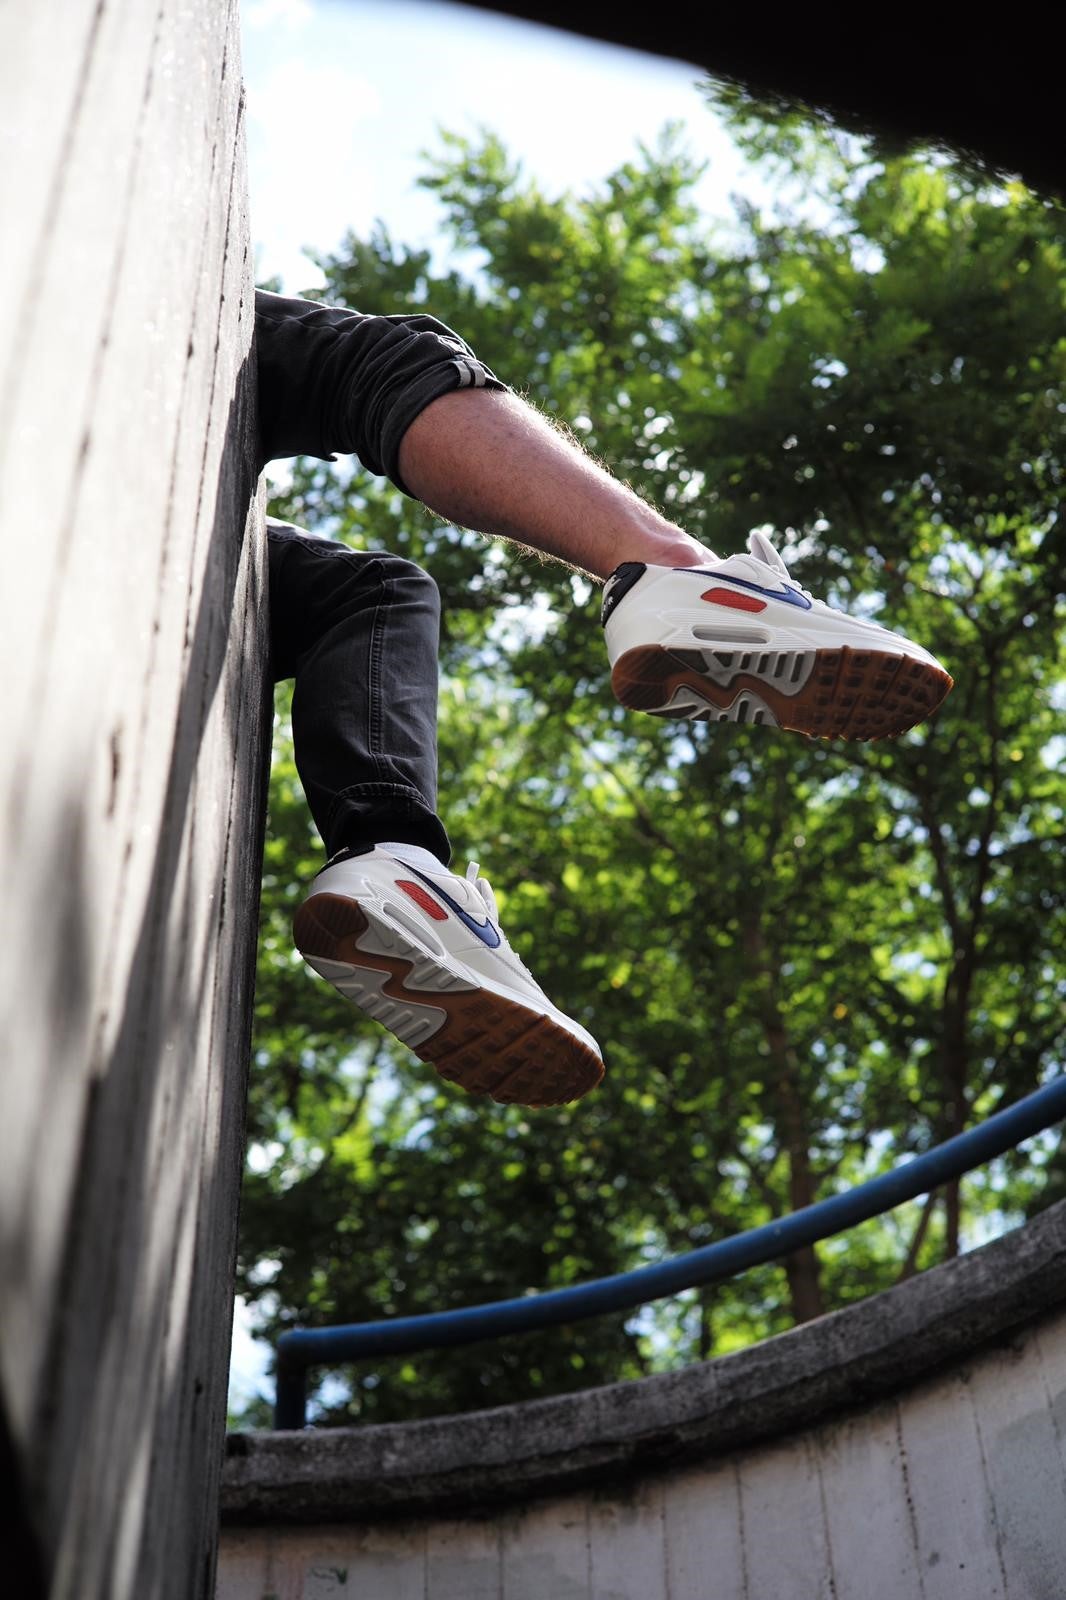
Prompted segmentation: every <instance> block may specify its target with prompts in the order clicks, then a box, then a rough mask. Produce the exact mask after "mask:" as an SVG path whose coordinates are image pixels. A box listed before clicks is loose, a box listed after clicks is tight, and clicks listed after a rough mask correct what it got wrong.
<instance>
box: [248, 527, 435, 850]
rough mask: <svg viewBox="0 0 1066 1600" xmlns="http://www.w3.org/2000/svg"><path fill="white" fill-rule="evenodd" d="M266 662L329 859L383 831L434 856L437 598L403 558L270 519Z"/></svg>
mask: <svg viewBox="0 0 1066 1600" xmlns="http://www.w3.org/2000/svg"><path fill="white" fill-rule="evenodd" d="M267 532H268V537H269V549H270V629H271V667H272V672H273V677H274V681H275V682H277V681H278V680H279V679H282V678H294V679H295V680H296V682H295V688H294V691H293V700H292V733H293V745H294V748H295V754H296V766H297V770H298V772H299V774H300V781H301V783H302V784H303V786H304V792H305V793H306V795H307V801H308V804H309V806H310V808H311V815H312V816H313V817H314V819H315V824H316V826H317V828H318V830H319V832H320V833H321V835H322V837H323V839H324V840H325V844H326V851H327V855H329V856H333V855H336V853H337V852H338V851H339V850H342V849H344V848H345V847H354V848H356V849H359V848H362V847H365V846H367V845H373V844H377V843H379V842H380V841H381V840H383V839H388V840H396V841H398V842H399V841H404V842H406V843H408V844H420V845H424V846H425V848H426V849H427V850H431V851H432V852H433V854H434V855H435V856H437V857H438V858H439V859H440V860H441V861H443V862H445V863H447V861H448V859H449V855H450V847H449V844H448V836H447V834H446V833H445V831H444V827H443V824H442V823H441V821H440V819H439V818H438V817H437V815H436V802H437V645H438V639H439V631H440V597H439V595H438V592H437V586H436V584H435V583H434V581H433V579H432V578H431V577H430V576H429V574H428V573H427V572H423V570H422V568H421V567H419V566H416V565H415V563H414V562H413V561H408V560H407V559H406V558H405V557H404V556H396V555H391V554H389V553H387V552H381V551H357V550H350V549H349V548H348V547H347V546H346V545H342V544H339V543H336V542H335V541H333V540H330V539H321V538H316V537H315V536H313V535H311V534H308V533H305V532H303V531H302V530H300V529H297V528H293V527H290V526H288V525H285V524H280V523H271V524H269V525H268V530H267Z"/></svg>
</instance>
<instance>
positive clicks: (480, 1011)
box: [293, 893, 603, 1106]
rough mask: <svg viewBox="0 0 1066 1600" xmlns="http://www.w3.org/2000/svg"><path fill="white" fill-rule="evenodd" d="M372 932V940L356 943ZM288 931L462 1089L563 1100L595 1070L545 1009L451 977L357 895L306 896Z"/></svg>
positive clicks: (599, 1065)
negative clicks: (374, 914)
mask: <svg viewBox="0 0 1066 1600" xmlns="http://www.w3.org/2000/svg"><path fill="white" fill-rule="evenodd" d="M371 932H372V934H373V937H372V940H371V941H369V942H371V943H372V944H373V945H374V946H375V947H376V948H374V949H363V948H361V947H360V941H362V940H364V939H365V937H366V935H367V934H369V933H371ZM293 937H294V940H295V943H296V947H297V949H298V950H299V951H300V953H301V955H302V956H303V957H304V959H305V960H306V961H307V962H308V964H309V965H310V966H312V967H314V969H315V971H316V972H318V973H320V975H321V976H322V977H324V978H326V979H327V981H328V982H330V983H332V985H333V987H334V988H335V989H337V990H338V992H339V993H340V994H342V995H344V997H345V998H346V999H348V1000H351V1001H354V1003H355V1004H356V1005H357V1006H359V1007H360V1009H361V1010H363V1011H365V1012H366V1013H367V1014H368V1015H369V1016H372V1017H374V1018H375V1020H376V1021H378V1022H380V1023H382V1024H383V1025H384V1026H385V1027H386V1028H388V1029H389V1031H390V1033H393V1034H395V1036H396V1037H397V1038H398V1039H399V1040H400V1041H401V1043H403V1044H406V1045H407V1046H408V1048H409V1049H411V1050H412V1051H414V1053H415V1054H416V1055H417V1056H418V1057H419V1059H420V1060H422V1061H425V1062H428V1063H429V1064H430V1065H431V1066H433V1067H435V1068H436V1070H437V1072H439V1073H440V1075H441V1077H442V1078H446V1079H447V1080H448V1081H449V1082H450V1083H455V1084H458V1086H459V1087H460V1088H462V1089H465V1090H466V1091H467V1093H468V1094H478V1095H487V1096H489V1098H490V1099H492V1100H496V1101H498V1102H499V1103H500V1104H501V1105H523V1106H558V1105H566V1104H567V1103H569V1102H570V1101H572V1100H578V1099H580V1098H581V1096H582V1095H585V1094H588V1092H589V1090H590V1089H594V1088H595V1087H596V1085H597V1084H598V1083H599V1082H600V1080H601V1078H602V1077H603V1062H602V1061H601V1060H600V1058H599V1056H598V1055H597V1054H596V1053H595V1051H593V1050H590V1049H589V1047H588V1046H587V1045H586V1044H584V1043H583V1042H582V1040H581V1039H579V1038H577V1037H575V1035H574V1034H572V1033H570V1032H569V1031H568V1030H567V1029H566V1028H563V1027H561V1026H560V1024H559V1023H557V1022H556V1021H555V1020H554V1018H553V1017H551V1016H547V1015H544V1014H542V1013H540V1012H537V1011H534V1010H532V1009H531V1008H530V1007H529V1006H524V1005H521V1004H519V1002H518V1001H515V1000H510V999H508V998H507V997H505V996H503V995H500V994H498V993H496V991H495V990H492V989H489V988H486V987H484V986H482V985H479V984H477V982H476V979H475V978H474V977H473V975H471V980H470V981H469V982H467V981H465V980H464V979H462V978H460V977H458V976H457V975H456V974H454V973H452V972H451V971H450V970H449V969H448V968H447V967H445V966H444V965H443V964H442V963H441V962H439V961H438V960H437V958H436V957H435V956H433V954H432V953H431V952H429V951H427V950H424V949H422V948H421V947H420V946H419V945H417V944H416V943H415V942H414V940H413V939H410V938H408V937H407V936H406V935H405V934H404V933H403V932H401V931H400V930H399V929H397V928H396V927H394V926H393V925H392V924H391V923H386V922H385V921H384V920H383V919H381V918H378V917H371V916H369V915H368V914H367V911H366V909H365V908H364V907H363V906H361V905H360V904H359V903H358V901H355V900H349V899H347V898H345V897H344V896H342V895H334V894H325V893H323V894H316V895H313V896H312V897H311V898H310V899H309V900H306V901H305V902H304V904H303V905H302V906H301V907H300V909H299V910H298V911H297V913H296V916H295V918H294V921H293ZM438 1016H439V1020H437V1019H438Z"/></svg>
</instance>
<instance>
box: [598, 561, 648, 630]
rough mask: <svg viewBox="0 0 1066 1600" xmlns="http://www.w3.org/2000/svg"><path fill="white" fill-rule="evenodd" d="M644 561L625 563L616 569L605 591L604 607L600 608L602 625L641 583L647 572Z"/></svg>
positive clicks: (608, 580)
mask: <svg viewBox="0 0 1066 1600" xmlns="http://www.w3.org/2000/svg"><path fill="white" fill-rule="evenodd" d="M647 570H648V569H647V566H646V565H645V563H644V562H643V561H623V562H622V565H621V566H620V567H615V569H614V571H613V572H612V573H611V576H610V577H609V578H608V579H607V583H606V585H605V587H604V591H603V605H602V606H601V607H600V624H601V626H605V625H606V623H607V619H608V617H609V616H610V615H611V612H612V611H613V610H614V608H615V606H616V605H617V604H618V602H619V601H620V600H624V599H625V597H626V595H627V594H628V593H629V591H630V589H632V587H633V585H634V584H635V583H639V582H640V580H641V578H643V576H644V574H645V573H646V572H647Z"/></svg>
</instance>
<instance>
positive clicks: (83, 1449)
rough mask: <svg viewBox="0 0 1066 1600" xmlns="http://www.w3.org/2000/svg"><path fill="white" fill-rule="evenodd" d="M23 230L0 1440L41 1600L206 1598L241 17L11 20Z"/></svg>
mask: <svg viewBox="0 0 1066 1600" xmlns="http://www.w3.org/2000/svg"><path fill="white" fill-rule="evenodd" d="M0 217H2V218H3V223H2V226H0V282H2V283H3V297H2V307H3V309H2V311H0V317H2V319H3V324H4V326H3V337H2V339H0V525H2V537H3V549H4V557H5V581H4V588H3V594H4V619H3V627H2V629H0V682H2V683H3V686H4V703H5V708H6V720H5V730H4V733H5V740H4V744H5V759H4V763H3V776H2V780H0V789H2V805H3V817H4V825H3V826H4V831H3V840H4V842H3V849H2V854H0V908H2V909H0V918H2V923H0V927H2V948H3V950H4V960H3V962H2V963H0V995H2V1000H0V1008H2V1009H0V1019H2V1021H0V1027H2V1039H0V1048H2V1056H3V1068H2V1075H0V1272H2V1284H3V1289H2V1292H3V1322H2V1334H0V1384H2V1401H3V1410H4V1412H5V1413H6V1418H5V1419H0V1421H5V1422H6V1431H7V1433H8V1436H9V1446H10V1450H9V1468H10V1470H12V1471H13V1472H14V1473H15V1474H16V1476H17V1477H18V1478H19V1479H20V1487H21V1491H22V1495H23V1507H24V1510H25V1513H26V1519H25V1520H26V1523H27V1524H28V1528H27V1527H24V1528H23V1533H24V1534H25V1533H27V1532H30V1533H32V1534H33V1535H34V1537H35V1540H36V1544H37V1548H38V1551H39V1553H40V1555H41V1558H42V1564H43V1566H44V1568H45V1569H46V1578H45V1581H46V1582H47V1585H48V1591H49V1593H50V1594H52V1595H54V1596H57V1597H59V1596H72V1597H73V1596H77V1597H78V1600H91V1597H95V1596H104V1595H107V1596H108V1597H109V1600H110V1597H122V1596H133V1595H136V1596H137V1597H138V1600H141V1597H146V1596H157V1595H160V1596H161V1595H172V1596H175V1597H178V1596H180V1597H181V1600H189V1597H190V1596H197V1595H207V1594H209V1593H210V1591H211V1588H212V1568H213V1560H214V1529H215V1518H216V1493H217V1485H218V1474H219V1470H220V1460H221V1450H222V1430H223V1428H224V1416H225V1382H226V1370H227V1359H228V1343H229V1329H230V1318H231V1272H232V1261H233V1254H234V1240H235V1217H236V1199H237V1189H238V1182H239V1173H240V1155H241V1144H242V1132H243V1091H244V1076H245V1067H246V1057H247V1032H248V1021H249V1014H250V999H251V983H252V970H253V968H252V962H253V954H254V949H253V946H254V930H255V909H256V903H257V895H258V874H259V833H260V818H261V804H262V771H261V757H260V752H261V749H262V737H261V729H262V721H261V707H262V642H261V631H262V630H261V629H260V628H259V626H258V617H259V612H260V599H261V591H262V567H261V556H260V546H261V537H260V530H259V522H260V518H259V510H258V506H257V505H256V502H255V498H254V496H255V478H254V472H253V469H252V465H251V457H250V427H251V423H252V421H253V419H252V416H251V413H250V410H249V403H250V396H251V392H252V390H253V389H254V385H253V384H252V383H251V377H252V374H251V372H250V366H249V350H250V343H251V331H252V309H253V308H252V300H251V294H250V289H251V283H250V260H249V251H248V244H247V239H248V234H247V217H246V199H245V177H244V156H243V130H242V121H241V88H240V66H239V52H238V49H237V14H236V4H235V0H231V3H226V0H153V3H152V4H150V5H149V4H141V3H140V0H34V3H33V4H32V5H15V4H7V5H5V6H3V7H0ZM31 1592H32V1589H31V1588H30V1587H21V1588H20V1596H22V1595H25V1594H28V1593H31Z"/></svg>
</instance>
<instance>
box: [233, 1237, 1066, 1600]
mask: <svg viewBox="0 0 1066 1600" xmlns="http://www.w3.org/2000/svg"><path fill="white" fill-rule="evenodd" d="M1064 1306H1066V1205H1062V1206H1058V1207H1055V1208H1053V1209H1052V1210H1050V1211H1048V1212H1046V1213H1045V1214H1044V1215H1042V1216H1041V1217H1039V1218H1037V1219H1036V1220H1035V1221H1034V1222H1032V1223H1030V1224H1028V1225H1027V1226H1026V1227H1025V1228H1024V1229H1021V1230H1019V1231H1018V1232H1016V1233H1014V1234H1012V1235H1009V1236H1008V1237H1006V1238H1004V1239H1002V1240H1000V1241H997V1242H996V1243H995V1244H993V1245H989V1246H987V1247H986V1248H985V1249H983V1250H980V1251H975V1252H974V1253H973V1254H972V1255H970V1256H967V1257H964V1258H963V1259H961V1260H959V1261H957V1262H953V1263H951V1264H950V1265H947V1266H944V1267H940V1268H937V1269H935V1270H934V1271H932V1272H930V1273H927V1274H925V1275H924V1276H923V1277H921V1278H917V1279H914V1280H912V1281H910V1282H908V1283H906V1284H902V1285H900V1286H899V1287H897V1288H896V1289H893V1290H890V1291H889V1292H888V1293H887V1294H883V1295H879V1296H876V1297H874V1298H872V1299H870V1300H869V1301H866V1302H865V1303H863V1304H861V1305H857V1306H854V1307H850V1308H849V1309H848V1310H846V1311H843V1312H838V1313H835V1314H834V1315H832V1316H829V1317H824V1318H822V1319H820V1320H819V1321H818V1322H815V1323H810V1324H808V1325H806V1326H805V1327H802V1328H798V1329H796V1330H794V1331H793V1332H791V1333H789V1334H785V1335H783V1336H782V1337H781V1338H778V1339H773V1340H769V1341H767V1343H766V1344H764V1345H761V1346H758V1347H756V1348H754V1349H752V1350H747V1351H742V1352H739V1353H738V1354H736V1355H733V1356H728V1357H725V1358H723V1359H721V1360H719V1361H713V1362H709V1363H706V1364H702V1365H698V1366H694V1367H691V1368H689V1369H687V1370H686V1371H684V1372H680V1373H676V1374H670V1375H668V1376H665V1377H660V1378H650V1379H646V1380H644V1381H643V1382H640V1383H633V1384H619V1385H614V1386H611V1387H610V1388H607V1389H602V1390H592V1391H589V1392H587V1393H585V1394H582V1395H575V1396H569V1397H566V1398H564V1399H561V1400H557V1401H543V1402H537V1403H535V1404H533V1405H527V1406H515V1407H505V1408H502V1409H500V1410H496V1411H489V1412H482V1413H478V1414H475V1415H470V1416H461V1417H452V1418H448V1417H445V1418H438V1419H433V1420H431V1421H428V1422H424V1423H416V1424H409V1425H406V1426H395V1427H379V1428H367V1429H363V1430H347V1429H346V1430H329V1431H325V1430H324V1431H322V1432H314V1431H308V1432H304V1433H301V1434H262V1435H239V1436H236V1437H235V1438H234V1439H231V1441H230V1451H231V1453H230V1456H229V1459H228V1460H227V1464H226V1470H225V1474H224V1481H223V1502H222V1503H223V1516H224V1518H225V1519H226V1526H225V1528H224V1533H223V1543H222V1556H221V1562H220V1576H219V1587H218V1597H219V1600H262V1597H263V1596H265V1595H268V1594H269V1595H273V1596H277V1600H296V1597H302V1600H313V1597H315V1600H317V1597H319V1596H326V1595H338V1596H341V1595H345V1594H350V1595H352V1596H353V1597H355V1596H358V1597H359V1600H403V1597H406V1596H407V1595H411V1596H412V1597H414V1596H417V1597H418V1600H444V1597H450V1596H455V1597H459V1596H462V1600H480V1597H485V1600H549V1597H550V1600H660V1597H661V1600H707V1597H710V1596H713V1597H714V1600H734V1597H735V1600H742V1597H743V1600H764V1597H765V1600H811V1597H813V1596H826V1597H833V1600H881V1597H884V1600H910V1597H912V1596H913V1597H915V1600H919V1597H921V1600H996V1597H1002V1600H1061V1597H1062V1596H1063V1595H1064V1594H1066V1444H1064V1439H1066V1309H1064ZM316 1520H317V1521H318V1522H320V1523H321V1524H322V1525H321V1526H319V1527H311V1526H308V1524H310V1523H313V1522H315V1521H316Z"/></svg>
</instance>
